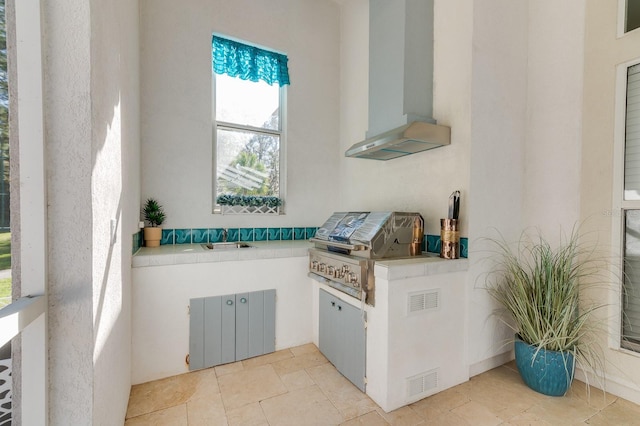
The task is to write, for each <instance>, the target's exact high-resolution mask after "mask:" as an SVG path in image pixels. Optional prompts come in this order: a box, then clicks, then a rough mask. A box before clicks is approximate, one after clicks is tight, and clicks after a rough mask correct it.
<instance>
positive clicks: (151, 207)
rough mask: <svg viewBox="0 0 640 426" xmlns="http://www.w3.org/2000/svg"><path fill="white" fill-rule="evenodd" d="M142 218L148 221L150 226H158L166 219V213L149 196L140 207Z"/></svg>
mask: <svg viewBox="0 0 640 426" xmlns="http://www.w3.org/2000/svg"><path fill="white" fill-rule="evenodd" d="M142 214H143V215H144V220H145V221H147V222H149V224H150V225H151V226H152V227H156V226H160V225H162V223H163V222H164V220H165V219H166V217H167V216H166V214H165V213H164V209H163V208H162V206H161V205H160V204H159V203H158V202H157V201H156V200H155V199H154V198H149V199H147V201H146V202H145V204H144V207H143V208H142Z"/></svg>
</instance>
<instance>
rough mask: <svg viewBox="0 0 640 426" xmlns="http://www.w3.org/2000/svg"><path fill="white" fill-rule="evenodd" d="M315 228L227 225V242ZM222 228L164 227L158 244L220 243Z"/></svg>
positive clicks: (430, 240) (301, 236) (464, 250)
mask: <svg viewBox="0 0 640 426" xmlns="http://www.w3.org/2000/svg"><path fill="white" fill-rule="evenodd" d="M317 230H318V228H317V227H313V226H312V227H308V226H307V227H303V226H301V227H285V228H264V227H261V228H228V229H227V241H238V240H240V241H286V240H289V241H290V240H294V239H295V240H308V239H309V238H313V237H314V236H315V234H316V231H317ZM223 231H224V230H223V228H185V229H163V230H162V241H160V244H162V245H167V244H199V243H219V242H221V241H222V234H223ZM141 247H144V237H143V232H142V230H141V231H140V232H137V233H135V234H133V238H132V249H131V254H136V252H137V251H138V250H140V248H141ZM422 251H426V252H428V253H437V254H440V235H425V236H424V240H423V242H422ZM468 254H469V239H468V238H460V257H463V258H467V257H468Z"/></svg>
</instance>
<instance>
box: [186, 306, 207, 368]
mask: <svg viewBox="0 0 640 426" xmlns="http://www.w3.org/2000/svg"><path fill="white" fill-rule="evenodd" d="M200 368H204V298H197V299H191V300H190V302H189V370H198V369H200Z"/></svg>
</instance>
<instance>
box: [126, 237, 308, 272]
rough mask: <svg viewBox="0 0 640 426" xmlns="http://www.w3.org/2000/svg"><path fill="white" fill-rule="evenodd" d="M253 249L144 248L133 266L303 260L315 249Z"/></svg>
mask: <svg viewBox="0 0 640 426" xmlns="http://www.w3.org/2000/svg"><path fill="white" fill-rule="evenodd" d="M247 244H250V245H251V246H252V247H249V248H236V249H218V250H216V249H214V250H210V249H205V248H203V247H202V245H201V244H168V245H163V246H160V247H142V248H140V250H138V251H137V252H136V254H134V255H133V259H132V262H131V263H132V266H133V267H134V268H138V267H143V266H161V265H180V264H185V263H211V262H228V261H234V260H255V259H275V258H282V257H304V256H307V254H308V253H307V251H308V249H309V248H310V247H312V246H313V244H311V243H310V242H309V241H307V240H292V241H251V242H247Z"/></svg>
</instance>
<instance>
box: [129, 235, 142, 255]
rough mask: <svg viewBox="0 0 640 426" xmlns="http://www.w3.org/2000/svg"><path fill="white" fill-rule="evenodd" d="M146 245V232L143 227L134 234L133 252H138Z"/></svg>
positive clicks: (132, 241)
mask: <svg viewBox="0 0 640 426" xmlns="http://www.w3.org/2000/svg"><path fill="white" fill-rule="evenodd" d="M142 246H144V233H143V232H142V229H141V230H140V231H139V232H136V233H135V234H133V235H132V239H131V254H132V255H133V254H136V252H137V251H138V250H140V248H141V247H142Z"/></svg>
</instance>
